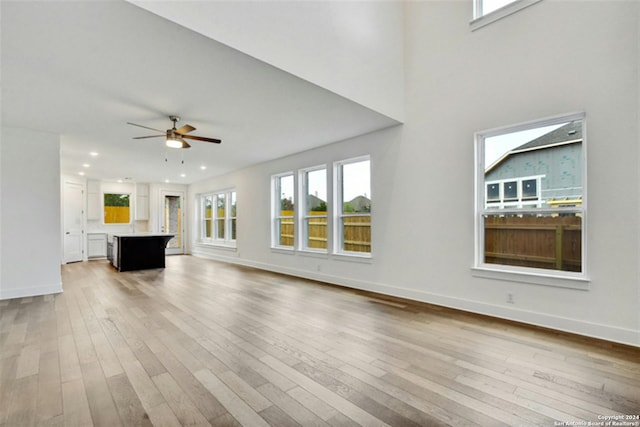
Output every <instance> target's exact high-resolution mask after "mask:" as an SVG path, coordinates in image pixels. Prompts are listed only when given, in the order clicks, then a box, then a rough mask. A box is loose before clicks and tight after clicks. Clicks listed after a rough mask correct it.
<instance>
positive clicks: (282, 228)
mask: <svg viewBox="0 0 640 427" xmlns="http://www.w3.org/2000/svg"><path fill="white" fill-rule="evenodd" d="M276 223H277V227H278V236H279V238H278V244H279V245H280V246H293V217H290V218H282V219H278V220H277V221H276Z"/></svg>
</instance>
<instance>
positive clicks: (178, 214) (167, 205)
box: [160, 191, 184, 255]
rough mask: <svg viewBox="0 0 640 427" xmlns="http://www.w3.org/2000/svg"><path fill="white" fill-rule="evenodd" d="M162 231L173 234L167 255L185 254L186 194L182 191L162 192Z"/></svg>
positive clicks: (166, 251)
mask: <svg viewBox="0 0 640 427" xmlns="http://www.w3.org/2000/svg"><path fill="white" fill-rule="evenodd" d="M161 200H162V202H161V204H162V206H161V211H162V214H161V218H162V224H161V227H160V231H162V232H163V233H169V234H173V235H174V237H173V239H171V240H169V243H167V249H166V250H165V253H166V254H167V255H177V254H184V193H183V192H181V191H162V198H161Z"/></svg>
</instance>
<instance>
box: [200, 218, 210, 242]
mask: <svg viewBox="0 0 640 427" xmlns="http://www.w3.org/2000/svg"><path fill="white" fill-rule="evenodd" d="M211 222H212V221H211V220H210V219H205V220H204V227H203V236H202V237H204V238H206V239H210V238H211V237H212V234H211V231H212V228H211V225H212V224H211Z"/></svg>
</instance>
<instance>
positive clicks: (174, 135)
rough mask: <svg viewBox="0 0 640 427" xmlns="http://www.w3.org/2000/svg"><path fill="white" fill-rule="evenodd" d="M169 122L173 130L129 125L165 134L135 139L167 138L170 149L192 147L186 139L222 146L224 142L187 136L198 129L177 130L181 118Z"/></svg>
mask: <svg viewBox="0 0 640 427" xmlns="http://www.w3.org/2000/svg"><path fill="white" fill-rule="evenodd" d="M169 120H171V121H172V122H173V127H172V128H171V129H167V130H166V131H163V130H160V129H154V128H150V127H148V126H142V125H138V124H135V123H131V122H127V124H128V125H132V126H138V127H141V128H145V129H149V130H153V131H156V132H160V133H161V134H163V135H149V136H135V137H133V139H146V138H160V137H162V136H165V137H166V141H167V142H166V144H167V147H170V148H189V147H191V145H189V144H188V143H187V141H185V139H193V140H195V141H204V142H213V143H214V144H220V143H221V142H222V140H220V139H216V138H205V137H203V136H195V135H187V134H188V133H189V132H193V131H194V130H196V128H194V127H193V126H191V125H184V126H180V127H179V128H178V129H176V123H178V122H179V121H180V117H178V116H169Z"/></svg>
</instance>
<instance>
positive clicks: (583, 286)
mask: <svg viewBox="0 0 640 427" xmlns="http://www.w3.org/2000/svg"><path fill="white" fill-rule="evenodd" d="M471 275H472V276H474V277H482V278H485V279H494V280H506V281H509V282H520V283H528V284H532V285H541V286H552V287H556V288H568V289H577V290H582V291H588V290H589V284H590V280H589V279H588V278H587V277H584V276H582V275H580V276H578V275H570V273H569V274H562V273H561V272H557V273H555V272H548V271H547V270H538V269H533V268H531V269H528V268H522V269H515V268H514V269H512V270H511V269H510V270H507V269H502V268H498V267H493V266H491V267H489V266H481V267H472V268H471Z"/></svg>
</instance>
